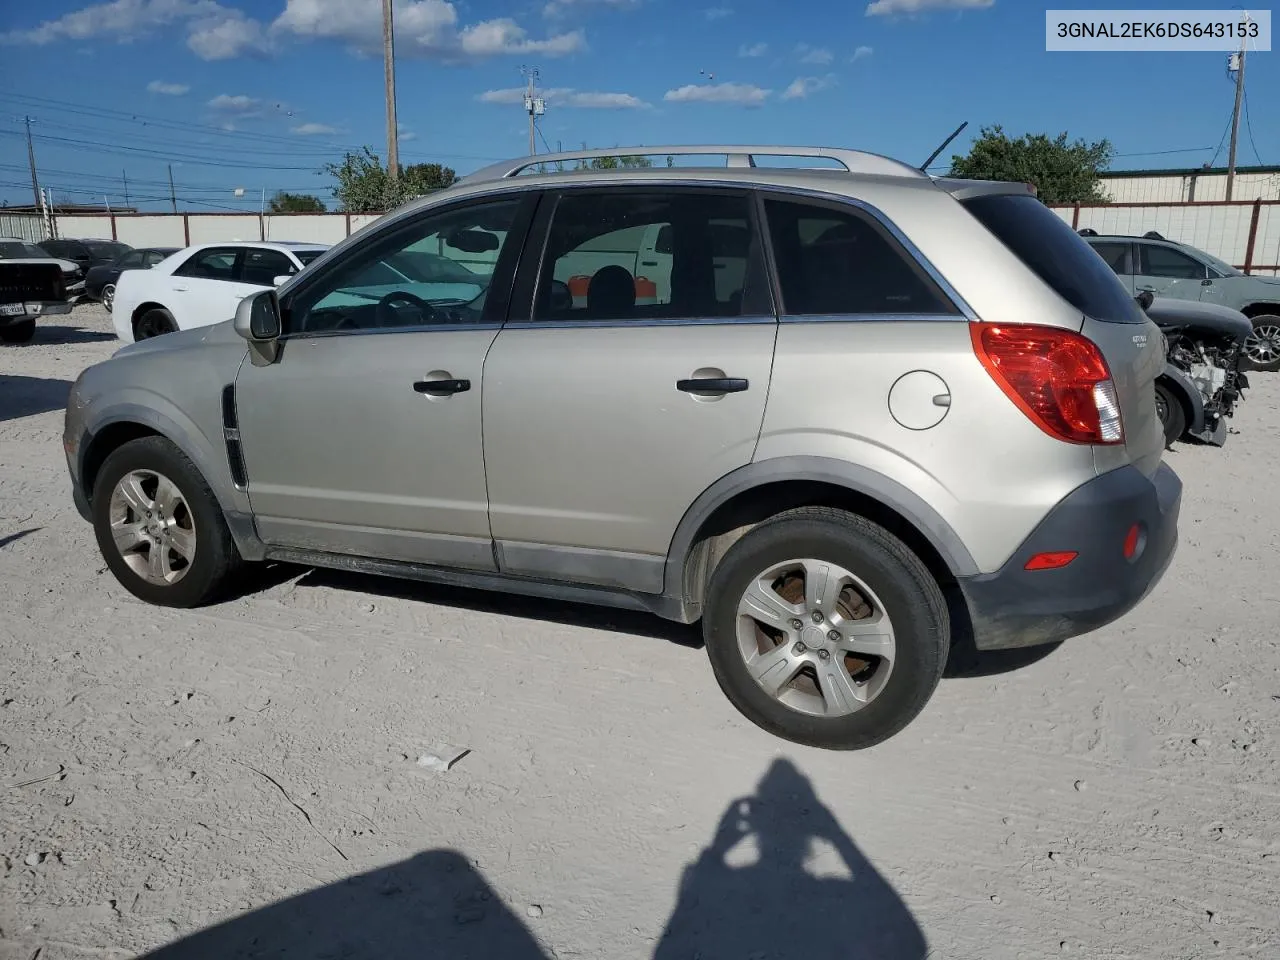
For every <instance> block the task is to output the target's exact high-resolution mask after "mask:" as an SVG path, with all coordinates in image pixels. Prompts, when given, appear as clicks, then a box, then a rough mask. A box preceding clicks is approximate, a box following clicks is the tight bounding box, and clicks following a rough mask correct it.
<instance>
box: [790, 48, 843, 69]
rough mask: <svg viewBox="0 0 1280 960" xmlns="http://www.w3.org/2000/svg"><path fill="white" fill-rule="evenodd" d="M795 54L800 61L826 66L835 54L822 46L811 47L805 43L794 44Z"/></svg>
mask: <svg viewBox="0 0 1280 960" xmlns="http://www.w3.org/2000/svg"><path fill="white" fill-rule="evenodd" d="M796 56H797V57H799V58H800V62H801V63H811V64H814V65H816V66H826V65H827V64H828V63H830V62H831V61H832V60H834V59H835V55H834V54H833V53H832V52H831V51H830V50H826V49H824V48H823V47H811V46H809V44H807V43H798V44H796Z"/></svg>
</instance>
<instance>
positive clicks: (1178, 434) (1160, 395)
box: [1156, 381, 1187, 447]
mask: <svg viewBox="0 0 1280 960" xmlns="http://www.w3.org/2000/svg"><path fill="white" fill-rule="evenodd" d="M1156 414H1157V415H1158V416H1159V417H1160V425H1161V426H1162V427H1164V445H1165V446H1166V447H1172V446H1173V445H1174V443H1175V442H1176V441H1178V440H1180V439H1182V435H1183V434H1184V433H1186V432H1187V412H1186V410H1185V409H1183V406H1182V400H1181V399H1180V398H1179V397H1178V395H1177V394H1176V393H1175V392H1174V391H1172V390H1170V389H1169V388H1168V387H1166V386H1165V385H1164V384H1163V383H1160V382H1158V381H1157V382H1156Z"/></svg>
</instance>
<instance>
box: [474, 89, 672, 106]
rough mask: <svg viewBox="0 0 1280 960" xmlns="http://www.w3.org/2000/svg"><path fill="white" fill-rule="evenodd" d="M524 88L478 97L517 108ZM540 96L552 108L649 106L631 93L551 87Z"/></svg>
mask: <svg viewBox="0 0 1280 960" xmlns="http://www.w3.org/2000/svg"><path fill="white" fill-rule="evenodd" d="M524 94H525V89H524V87H509V88H507V89H505V90H486V91H485V92H484V93H482V94H480V95H479V96H477V97H476V99H477V100H479V101H480V102H481V103H498V104H504V105H507V106H515V105H518V104H523V103H524ZM538 96H540V97H542V99H544V100H546V101H547V103H548V104H549V105H551V106H560V107H578V108H580V109H583V110H643V109H647V108H648V106H649V104H647V103H645V102H644V101H643V100H641V99H640V98H639V97H636V96H632V95H631V94H629V93H603V92H598V91H594V90H574V89H573V88H572V87H549V88H548V89H546V90H539V91H538Z"/></svg>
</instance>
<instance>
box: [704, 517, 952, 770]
mask: <svg viewBox="0 0 1280 960" xmlns="http://www.w3.org/2000/svg"><path fill="white" fill-rule="evenodd" d="M884 536H886V537H887V536H888V534H887V533H885V534H884ZM902 550H903V551H905V550H906V548H905V547H902ZM803 558H812V559H816V560H824V561H828V562H831V563H835V564H838V565H840V566H842V567H844V568H845V569H846V570H848V571H850V572H851V573H853V574H854V575H855V576H857V577H859V578H860V579H862V580H863V581H864V582H865V583H866V584H867V586H868V587H870V588H871V590H872V591H873V592H874V593H875V594H876V595H877V596H878V597H879V598H880V601H881V602H882V603H883V604H884V605H885V608H886V612H887V613H888V615H889V618H890V620H891V621H892V623H893V630H894V638H895V642H896V651H895V661H894V664H893V672H892V673H891V674H890V676H889V679H888V681H887V683H886V685H885V687H884V689H883V690H882V691H881V692H880V694H879V695H878V696H877V697H876V698H875V699H874V700H873V701H872V702H871V703H869V704H867V705H866V706H865V707H863V708H862V709H861V710H859V711H857V712H856V713H853V714H850V715H848V716H845V717H838V718H832V719H826V718H823V717H813V716H809V715H807V714H803V713H800V712H798V711H795V710H792V709H790V708H789V707H786V706H784V705H783V704H781V703H779V702H778V701H777V700H775V699H774V698H773V697H771V696H770V695H769V694H767V693H766V692H765V691H764V690H763V689H762V688H761V687H760V685H759V684H757V683H756V681H755V680H754V679H753V678H752V676H751V674H750V673H749V672H748V670H747V666H746V663H745V661H744V660H743V657H742V654H741V653H740V651H739V648H738V638H737V630H736V621H737V609H738V603H739V601H740V599H741V597H742V594H743V592H744V591H745V589H746V587H747V586H748V584H749V583H750V582H751V580H752V579H754V578H755V577H756V576H758V575H759V574H760V573H761V572H763V571H764V570H766V569H768V568H769V567H771V566H773V565H775V564H778V563H782V562H785V561H787V560H796V559H803ZM916 567H917V569H912V565H910V564H908V563H904V562H903V561H902V560H901V559H899V558H898V557H895V556H894V554H893V552H891V551H890V550H889V549H887V548H886V547H884V546H882V545H881V544H880V543H877V542H874V541H869V540H866V539H862V538H857V537H854V536H850V535H849V533H847V532H846V531H844V530H841V529H839V528H838V527H833V526H832V525H828V524H823V523H821V522H819V521H810V520H792V521H782V522H778V523H770V524H766V525H765V526H762V527H760V528H757V530H755V531H752V533H749V534H747V535H746V536H745V537H743V538H742V540H740V541H739V542H738V543H737V544H735V545H734V547H733V548H732V549H731V550H730V551H729V553H728V554H727V555H726V556H725V558H724V560H723V562H722V563H721V564H720V566H719V567H718V568H717V570H716V572H715V574H714V576H713V577H712V581H711V585H710V587H709V589H708V602H707V607H706V610H705V612H704V624H703V634H704V639H705V641H706V645H707V654H708V657H709V658H710V660H711V663H712V667H713V669H714V670H715V673H716V677H717V680H719V681H720V685H721V688H722V689H723V690H724V693H725V695H726V696H727V697H728V698H729V700H730V701H731V702H732V703H733V704H734V705H735V706H736V707H738V709H739V710H741V711H742V712H743V713H744V714H745V715H746V716H747V717H748V719H750V720H752V721H753V722H755V723H756V724H758V725H759V726H761V727H763V728H764V729H765V730H768V731H769V732H770V733H773V734H775V735H777V736H780V737H782V738H784V739H787V740H792V741H794V742H798V743H804V744H807V745H810V746H817V747H824V748H828V749H856V748H860V747H864V746H871V745H873V744H874V743H878V742H880V741H882V740H885V739H887V738H888V737H890V736H892V735H893V734H895V733H897V732H898V731H899V730H901V729H902V728H903V727H905V726H906V725H907V724H908V723H910V722H911V720H912V719H914V717H915V716H916V715H917V714H918V713H919V712H920V711H921V710H922V709H923V708H924V705H925V703H926V702H927V701H928V699H929V697H930V696H931V695H932V694H933V691H934V689H935V688H936V687H937V684H938V681H939V679H940V678H941V675H942V670H943V668H944V667H945V666H946V657H947V652H948V648H949V646H950V630H949V621H948V619H947V615H946V609H945V606H942V605H941V604H940V603H938V601H940V599H941V594H940V593H939V592H938V590H937V585H936V583H933V581H932V577H930V575H929V573H928V571H927V570H925V569H924V567H923V565H922V564H918V563H917V564H916ZM921 575H923V576H924V577H926V578H928V583H922V582H920V577H921ZM929 587H932V591H930V589H929Z"/></svg>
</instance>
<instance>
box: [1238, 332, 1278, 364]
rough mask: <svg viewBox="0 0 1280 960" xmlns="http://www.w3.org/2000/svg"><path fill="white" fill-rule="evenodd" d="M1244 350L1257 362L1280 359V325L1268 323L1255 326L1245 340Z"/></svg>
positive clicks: (1269, 361)
mask: <svg viewBox="0 0 1280 960" xmlns="http://www.w3.org/2000/svg"><path fill="white" fill-rule="evenodd" d="M1244 351H1245V353H1246V354H1248V356H1249V359H1250V360H1252V361H1254V362H1255V363H1271V362H1272V361H1274V360H1277V359H1280V326H1277V325H1276V324H1266V325H1264V326H1261V327H1254V328H1253V333H1251V334H1249V338H1248V339H1247V340H1246V341H1245V344H1244Z"/></svg>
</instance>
